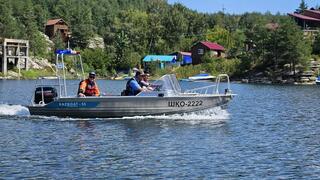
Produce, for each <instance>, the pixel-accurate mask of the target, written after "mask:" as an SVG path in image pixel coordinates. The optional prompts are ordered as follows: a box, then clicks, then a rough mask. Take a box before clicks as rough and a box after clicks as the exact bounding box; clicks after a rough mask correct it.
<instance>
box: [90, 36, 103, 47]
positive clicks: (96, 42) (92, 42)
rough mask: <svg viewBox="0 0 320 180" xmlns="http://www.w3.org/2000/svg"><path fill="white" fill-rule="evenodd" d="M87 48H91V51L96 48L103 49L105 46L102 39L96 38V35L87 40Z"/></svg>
mask: <svg viewBox="0 0 320 180" xmlns="http://www.w3.org/2000/svg"><path fill="white" fill-rule="evenodd" d="M88 48H91V49H96V48H100V49H104V48H105V44H104V40H103V38H102V37H100V36H98V35H96V36H94V37H93V38H91V39H89V41H88Z"/></svg>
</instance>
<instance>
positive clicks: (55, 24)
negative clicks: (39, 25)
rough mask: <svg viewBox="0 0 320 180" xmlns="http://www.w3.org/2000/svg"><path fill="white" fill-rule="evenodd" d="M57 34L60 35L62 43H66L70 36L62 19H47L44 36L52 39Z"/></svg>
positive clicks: (67, 27)
mask: <svg viewBox="0 0 320 180" xmlns="http://www.w3.org/2000/svg"><path fill="white" fill-rule="evenodd" d="M57 33H60V34H61V37H62V40H63V41H64V42H67V41H68V38H69V37H70V35H71V33H70V31H69V26H68V24H67V23H66V22H65V21H64V20H63V19H49V20H48V22H47V24H46V27H45V34H46V35H47V36H48V37H49V38H50V39H52V38H54V36H55V35H56V34H57Z"/></svg>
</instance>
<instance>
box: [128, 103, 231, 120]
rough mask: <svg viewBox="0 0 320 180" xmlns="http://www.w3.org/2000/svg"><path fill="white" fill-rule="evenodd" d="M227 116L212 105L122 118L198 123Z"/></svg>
mask: <svg viewBox="0 0 320 180" xmlns="http://www.w3.org/2000/svg"><path fill="white" fill-rule="evenodd" d="M229 116H230V115H229V113H228V111H227V110H225V109H223V108H221V107H214V108H211V109H207V110H202V111H197V112H191V113H184V114H173V115H158V116H134V117H123V118H122V119H131V120H134V119H137V120H144V119H145V120H147V119H154V120H164V121H175V122H183V123H188V124H199V123H210V124H220V123H223V122H225V121H226V120H228V119H229Z"/></svg>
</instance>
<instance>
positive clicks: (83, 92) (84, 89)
mask: <svg viewBox="0 0 320 180" xmlns="http://www.w3.org/2000/svg"><path fill="white" fill-rule="evenodd" d="M95 78H96V73H95V72H90V73H89V77H88V79H86V80H83V81H81V82H80V84H79V90H78V96H79V97H85V96H99V95H100V91H99V87H98V84H97V83H96V82H95Z"/></svg>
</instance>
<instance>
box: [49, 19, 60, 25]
mask: <svg viewBox="0 0 320 180" xmlns="http://www.w3.org/2000/svg"><path fill="white" fill-rule="evenodd" d="M59 21H63V22H64V20H63V19H49V20H48V22H47V26H50V25H54V24H57V23H58V22H59Z"/></svg>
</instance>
